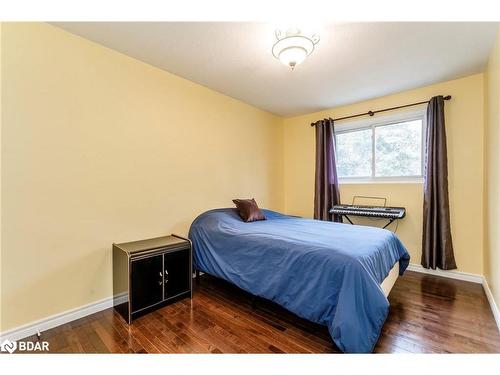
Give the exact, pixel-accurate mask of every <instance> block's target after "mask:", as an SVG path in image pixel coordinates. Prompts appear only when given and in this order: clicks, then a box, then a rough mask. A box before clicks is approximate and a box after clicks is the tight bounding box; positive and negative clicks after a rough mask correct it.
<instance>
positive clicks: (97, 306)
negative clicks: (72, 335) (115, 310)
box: [0, 297, 113, 342]
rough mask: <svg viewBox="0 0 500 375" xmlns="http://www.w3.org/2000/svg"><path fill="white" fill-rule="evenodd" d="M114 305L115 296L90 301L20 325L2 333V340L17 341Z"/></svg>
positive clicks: (0, 334)
mask: <svg viewBox="0 0 500 375" xmlns="http://www.w3.org/2000/svg"><path fill="white" fill-rule="evenodd" d="M110 307H113V298H112V297H108V298H104V299H102V300H100V301H96V302H92V303H89V304H88V305H84V306H80V307H77V308H75V309H71V310H67V311H64V312H62V313H59V314H55V315H52V316H49V317H47V318H43V319H40V320H37V321H34V322H31V323H28V324H25V325H23V326H20V327H16V328H13V329H10V330H8V331H5V332H1V333H0V342H3V340H5V339H9V340H10V341H17V340H21V339H24V338H26V337H28V336H32V335H36V334H37V333H38V332H43V331H46V330H48V329H51V328H55V327H58V326H60V325H62V324H66V323H69V322H72V321H74V320H77V319H80V318H83V317H85V316H88V315H91V314H94V313H96V312H99V311H102V310H106V309H109V308H110Z"/></svg>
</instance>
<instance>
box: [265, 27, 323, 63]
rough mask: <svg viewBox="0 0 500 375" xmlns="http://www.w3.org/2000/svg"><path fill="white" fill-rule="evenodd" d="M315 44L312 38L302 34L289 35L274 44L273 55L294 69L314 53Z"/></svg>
mask: <svg viewBox="0 0 500 375" xmlns="http://www.w3.org/2000/svg"><path fill="white" fill-rule="evenodd" d="M314 44H315V43H314V42H313V40H312V39H309V38H307V37H305V36H302V35H294V36H287V37H285V38H283V39H280V40H278V41H277V42H276V43H275V44H274V46H273V56H274V57H276V58H277V59H278V60H280V61H281V62H282V63H283V64H285V65H287V66H289V67H290V68H292V69H293V68H294V67H295V66H296V65H299V64H300V63H301V62H303V61H304V60H305V59H306V57H307V56H309V55H310V54H311V53H312V51H313V50H314Z"/></svg>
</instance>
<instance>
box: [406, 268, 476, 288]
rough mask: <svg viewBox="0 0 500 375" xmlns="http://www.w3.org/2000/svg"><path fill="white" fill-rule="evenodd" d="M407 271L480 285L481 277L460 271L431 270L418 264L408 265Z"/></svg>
mask: <svg viewBox="0 0 500 375" xmlns="http://www.w3.org/2000/svg"><path fill="white" fill-rule="evenodd" d="M408 271H415V272H420V273H426V274H429V275H434V276H442V277H448V278H450V279H456V280H463V281H469V282H471V283H477V284H482V283H483V280H484V278H483V276H481V275H477V274H474V273H467V272H460V271H443V270H433V269H427V268H424V267H422V266H421V265H420V264H414V263H410V265H409V266H408Z"/></svg>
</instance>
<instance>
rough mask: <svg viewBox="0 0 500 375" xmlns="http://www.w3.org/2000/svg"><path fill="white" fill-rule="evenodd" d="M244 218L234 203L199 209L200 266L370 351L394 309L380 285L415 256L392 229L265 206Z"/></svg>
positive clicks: (349, 346) (194, 229) (353, 348)
mask: <svg viewBox="0 0 500 375" xmlns="http://www.w3.org/2000/svg"><path fill="white" fill-rule="evenodd" d="M264 213H265V215H266V218H267V220H263V221H256V222H251V223H245V222H243V221H242V220H241V219H240V218H239V216H238V213H237V211H236V209H232V208H223V209H216V210H211V211H208V212H205V213H203V214H201V215H200V216H198V218H196V220H195V221H194V222H193V224H192V225H191V228H190V231H189V238H190V239H191V240H192V241H193V249H194V266H195V267H196V269H198V270H200V271H203V272H206V273H209V274H211V275H214V276H217V277H219V278H222V279H225V280H227V281H229V282H231V283H233V284H235V285H237V286H238V287H240V288H241V289H244V290H246V291H248V292H250V293H252V294H254V295H257V296H260V297H264V298H267V299H269V300H272V301H274V302H276V303H278V304H279V305H281V306H283V307H285V308H286V309H288V310H290V311H292V312H293V313H295V314H297V315H298V316H300V317H302V318H305V319H308V320H310V321H313V322H316V323H319V324H323V325H326V326H327V327H328V330H329V332H330V335H331V337H332V339H333V341H334V342H335V344H336V345H337V346H338V347H339V349H341V350H342V351H344V352H349V353H364V352H371V351H372V350H373V347H374V346H375V344H376V342H377V340H378V337H379V335H380V330H381V328H382V325H383V324H384V322H385V319H386V317H387V314H388V312H389V301H388V300H387V298H386V297H385V295H384V292H383V291H382V289H381V288H380V283H381V282H382V281H383V280H384V279H385V278H386V277H387V275H388V274H389V271H390V270H391V268H392V267H393V266H394V265H395V264H396V262H398V261H399V273H400V274H403V272H404V270H405V269H406V267H407V266H408V263H409V259H410V256H409V254H408V252H407V251H406V249H405V247H404V246H403V244H402V243H401V242H400V240H399V239H398V237H397V236H396V235H395V234H394V233H392V232H390V231H387V230H384V229H379V228H373V227H363V226H357V225H348V224H340V223H332V222H325V221H318V220H309V219H302V218H295V217H291V216H286V215H282V214H280V213H277V212H273V211H269V210H264Z"/></svg>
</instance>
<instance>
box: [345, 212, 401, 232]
mask: <svg viewBox="0 0 500 375" xmlns="http://www.w3.org/2000/svg"><path fill="white" fill-rule="evenodd" d="M336 215H339V216H340V217H341V218H342V217H345V218H346V219H347V221H348V222H349V223H351V225H355V224H354V223H353V222H352V221H351V219H350V218H349V216H348V215H346V214H336ZM359 216H361V217H369V216H366V215H359ZM381 219H382V218H381ZM395 220H398V219H394V218H390V219H389V222H388V223H387V224H385V225H384V226H383V227H382V229H385V228H387V227H388V226H389V225H391V224H392V223H393V222H394V221H395Z"/></svg>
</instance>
